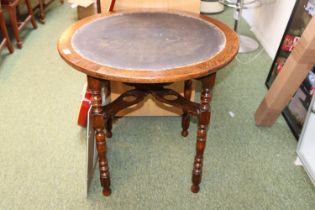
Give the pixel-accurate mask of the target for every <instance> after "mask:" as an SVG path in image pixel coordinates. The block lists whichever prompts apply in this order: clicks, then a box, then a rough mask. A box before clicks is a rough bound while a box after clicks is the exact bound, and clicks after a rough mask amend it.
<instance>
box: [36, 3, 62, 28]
mask: <svg viewBox="0 0 315 210" xmlns="http://www.w3.org/2000/svg"><path fill="white" fill-rule="evenodd" d="M53 1H54V0H49V1H47V2H46V1H45V0H38V3H39V18H40V21H41V22H42V23H45V9H46V8H47V7H48V6H49V5H50V4H51V3H52V2H53ZM63 2H64V0H60V3H61V4H63Z"/></svg>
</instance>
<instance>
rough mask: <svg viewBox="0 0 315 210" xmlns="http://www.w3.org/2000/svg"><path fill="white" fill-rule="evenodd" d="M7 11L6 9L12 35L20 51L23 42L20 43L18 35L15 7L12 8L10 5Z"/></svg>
mask: <svg viewBox="0 0 315 210" xmlns="http://www.w3.org/2000/svg"><path fill="white" fill-rule="evenodd" d="M7 9H8V13H9V16H10V22H11V26H12V30H13V34H14V36H15V39H16V46H17V48H19V49H21V48H22V45H23V42H22V41H21V38H20V35H19V26H18V22H17V16H16V7H15V6H12V5H8V6H7Z"/></svg>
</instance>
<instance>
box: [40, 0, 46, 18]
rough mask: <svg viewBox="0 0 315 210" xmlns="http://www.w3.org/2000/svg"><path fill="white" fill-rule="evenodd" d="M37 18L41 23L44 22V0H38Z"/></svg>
mask: <svg viewBox="0 0 315 210" xmlns="http://www.w3.org/2000/svg"><path fill="white" fill-rule="evenodd" d="M38 4H39V18H40V22H41V23H45V5H44V4H45V3H44V0H39V1H38Z"/></svg>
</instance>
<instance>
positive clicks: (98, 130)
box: [88, 76, 111, 196]
mask: <svg viewBox="0 0 315 210" xmlns="http://www.w3.org/2000/svg"><path fill="white" fill-rule="evenodd" d="M88 88H89V90H90V92H91V105H92V125H93V128H94V130H95V139H96V149H97V152H98V159H99V170H100V181H101V184H102V187H103V195H104V196H109V195H110V194H111V189H110V175H109V167H108V161H107V157H106V152H107V147H106V137H105V132H104V127H105V121H104V116H103V111H102V96H101V89H102V81H101V80H99V79H96V78H93V77H89V76H88Z"/></svg>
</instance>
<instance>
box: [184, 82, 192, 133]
mask: <svg viewBox="0 0 315 210" xmlns="http://www.w3.org/2000/svg"><path fill="white" fill-rule="evenodd" d="M191 91H192V81H191V80H186V81H185V85H184V97H185V98H186V99H188V100H190V98H191ZM189 123H190V114H189V113H188V111H187V110H183V115H182V128H183V130H182V136H184V137H186V136H188V128H189Z"/></svg>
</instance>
